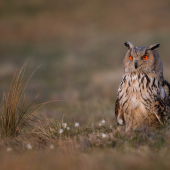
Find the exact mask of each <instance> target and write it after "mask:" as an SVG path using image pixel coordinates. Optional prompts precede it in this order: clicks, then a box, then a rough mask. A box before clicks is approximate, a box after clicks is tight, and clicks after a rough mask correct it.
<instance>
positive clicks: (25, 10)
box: [0, 0, 170, 122]
mask: <svg viewBox="0 0 170 170" xmlns="http://www.w3.org/2000/svg"><path fill="white" fill-rule="evenodd" d="M126 40H128V41H130V42H132V43H133V44H134V45H139V46H150V45H151V44H155V43H160V44H161V47H160V48H159V49H158V51H159V54H160V57H161V59H162V61H163V65H164V76H165V78H166V79H167V80H169V81H170V66H169V65H170V57H169V53H170V1H169V0H162V1H158V0H150V1H148V0H143V1H136V0H128V1H123V0H119V1H118V0H29V1H23V0H1V1H0V80H1V81H0V82H1V84H0V94H1V96H2V94H3V91H5V92H7V90H8V89H9V86H10V82H11V81H12V76H13V74H14V72H15V70H16V68H17V67H19V68H20V67H21V66H22V64H23V63H24V62H25V61H27V60H28V64H27V69H26V72H27V73H28V72H30V71H31V72H33V70H34V69H35V68H37V67H38V66H39V65H40V64H42V63H43V65H42V66H41V67H40V68H39V69H38V70H37V71H36V73H35V74H34V76H33V77H32V79H31V81H30V83H29V84H28V87H27V89H26V94H27V95H29V94H32V95H31V96H32V97H30V98H29V99H28V100H30V101H31V100H32V99H33V98H34V97H35V95H36V94H38V92H39V91H40V90H42V92H41V95H40V97H39V98H38V99H37V100H36V102H37V103H40V102H45V101H50V100H56V99H59V100H67V102H54V103H52V104H49V105H46V107H44V108H43V113H47V114H48V115H49V116H52V117H53V116H54V117H57V118H61V117H62V116H63V115H64V114H67V116H66V117H67V118H66V119H75V120H79V121H80V122H81V121H82V122H84V121H85V120H86V119H94V118H97V119H101V118H105V119H108V120H110V121H114V103H115V99H116V93H117V89H118V86H119V83H120V81H121V78H122V77H121V76H122V59H123V55H124V53H125V51H126V47H125V46H124V42H125V41H126Z"/></svg>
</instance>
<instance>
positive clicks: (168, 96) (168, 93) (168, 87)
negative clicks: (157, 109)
mask: <svg viewBox="0 0 170 170" xmlns="http://www.w3.org/2000/svg"><path fill="white" fill-rule="evenodd" d="M162 87H163V89H164V91H165V104H166V105H167V109H168V113H167V115H168V119H170V83H169V82H168V81H167V80H163V86H162Z"/></svg>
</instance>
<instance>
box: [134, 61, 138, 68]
mask: <svg viewBox="0 0 170 170" xmlns="http://www.w3.org/2000/svg"><path fill="white" fill-rule="evenodd" d="M134 66H135V69H137V68H138V61H135V63H134Z"/></svg>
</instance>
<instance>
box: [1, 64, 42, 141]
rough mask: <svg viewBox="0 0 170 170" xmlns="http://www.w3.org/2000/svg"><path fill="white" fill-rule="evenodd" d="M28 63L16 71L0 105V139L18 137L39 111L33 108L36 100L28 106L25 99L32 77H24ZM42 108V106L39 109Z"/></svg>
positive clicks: (28, 75)
mask: <svg viewBox="0 0 170 170" xmlns="http://www.w3.org/2000/svg"><path fill="white" fill-rule="evenodd" d="M26 65H27V62H26V63H24V64H23V66H22V67H21V69H20V70H19V71H18V69H17V70H16V71H15V74H14V76H13V79H12V82H11V86H10V89H9V92H8V94H7V95H5V94H4V95H3V99H2V102H1V105H0V111H1V112H0V116H1V117H0V137H1V138H7V137H12V136H17V135H18V134H19V133H20V132H21V130H22V128H23V127H24V126H25V125H28V121H29V118H30V117H31V116H32V115H34V113H35V112H36V111H37V107H34V109H33V108H32V105H33V103H34V101H35V100H36V98H37V97H38V95H39V94H38V95H37V96H36V98H35V99H34V100H33V101H32V102H31V103H29V104H28V101H27V100H26V97H25V89H26V87H27V84H28V82H29V80H30V79H31V77H32V75H33V74H34V72H35V71H36V70H37V69H38V68H37V69H36V70H35V71H34V72H33V73H32V74H31V75H30V74H27V75H26V76H24V73H25V69H26ZM38 108H40V106H39V107H38Z"/></svg>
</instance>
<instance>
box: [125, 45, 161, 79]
mask: <svg viewBox="0 0 170 170" xmlns="http://www.w3.org/2000/svg"><path fill="white" fill-rule="evenodd" d="M125 45H126V46H127V47H128V50H127V52H126V54H125V56H124V60H123V66H124V73H125V74H126V73H129V74H131V73H140V72H141V73H145V74H149V73H152V74H157V76H158V77H160V76H163V66H162V62H161V59H160V57H159V54H158V53H157V51H156V50H155V49H156V48H158V47H159V44H155V45H152V46H150V47H149V48H147V47H134V46H133V45H132V44H131V43H130V42H125Z"/></svg>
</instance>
